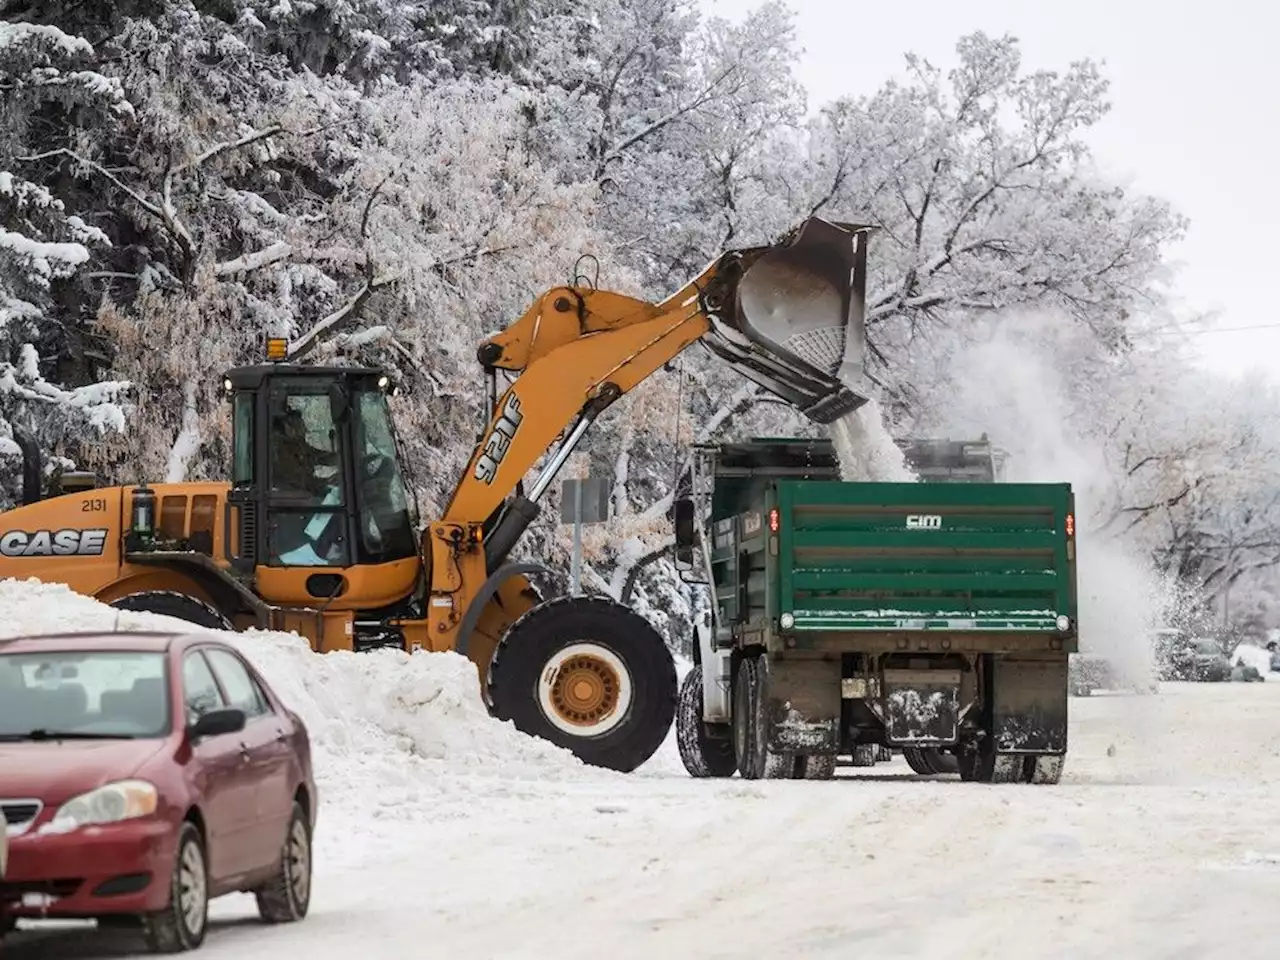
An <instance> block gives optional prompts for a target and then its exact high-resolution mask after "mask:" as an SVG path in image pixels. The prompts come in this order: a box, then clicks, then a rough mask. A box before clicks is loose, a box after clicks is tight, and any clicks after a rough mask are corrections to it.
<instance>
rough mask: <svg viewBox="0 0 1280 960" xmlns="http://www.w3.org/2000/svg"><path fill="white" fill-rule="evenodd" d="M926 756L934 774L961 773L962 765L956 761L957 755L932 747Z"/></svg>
mask: <svg viewBox="0 0 1280 960" xmlns="http://www.w3.org/2000/svg"><path fill="white" fill-rule="evenodd" d="M925 756H926V759H927V761H928V763H929V767H930V769H932V770H933V772H934V773H959V772H960V763H959V761H957V760H956V758H955V754H952V753H943V752H942V751H941V750H939V749H938V748H937V747H930V748H929V749H927V750H926V751H925Z"/></svg>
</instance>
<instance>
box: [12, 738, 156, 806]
mask: <svg viewBox="0 0 1280 960" xmlns="http://www.w3.org/2000/svg"><path fill="white" fill-rule="evenodd" d="M164 744H165V741H164V740H53V741H40V742H32V741H29V740H24V741H22V742H19V743H0V771H2V772H0V797H3V798H5V799H24V800H43V801H44V805H45V807H51V806H54V805H55V804H60V803H63V802H64V801H66V800H69V799H71V798H72V797H74V796H76V795H77V794H80V793H84V792H85V791H87V790H93V789H94V788H96V787H100V786H102V785H103V784H104V783H110V782H111V781H113V780H127V779H128V778H130V777H132V776H134V775H136V774H137V772H138V771H139V770H140V769H141V768H142V766H143V764H145V763H146V762H147V761H148V760H150V759H151V758H152V757H154V756H155V755H156V754H157V753H158V752H159V751H160V750H161V748H163V747H164Z"/></svg>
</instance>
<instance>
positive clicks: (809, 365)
mask: <svg viewBox="0 0 1280 960" xmlns="http://www.w3.org/2000/svg"><path fill="white" fill-rule="evenodd" d="M868 230H869V228H867V227H864V226H860V225H852V224H831V223H828V222H826V221H823V220H816V219H812V220H808V221H806V222H805V223H804V224H802V225H801V226H800V227H798V228H797V229H796V230H795V231H792V232H791V233H790V234H789V235H788V236H787V237H786V238H784V240H783V241H781V242H780V243H778V244H774V245H770V246H765V247H756V248H751V249H748V250H741V251H734V252H730V253H726V254H724V255H723V256H721V257H719V258H718V259H717V260H715V261H714V262H713V263H711V264H710V265H709V266H707V267H706V268H705V269H704V270H703V271H702V273H701V274H700V275H699V276H697V277H696V278H695V279H693V280H692V281H690V282H689V283H687V284H686V285H685V286H684V287H682V288H681V289H680V290H678V291H677V292H676V293H674V294H672V295H671V296H669V297H667V298H666V299H664V300H662V301H660V302H658V303H649V302H646V301H644V300H639V299H636V298H634V297H629V296H624V295H622V294H619V293H614V292H611V291H607V290H595V289H591V288H582V287H557V288H555V289H552V290H550V291H548V292H547V293H545V294H543V295H542V296H541V297H539V298H538V300H537V301H535V302H534V303H533V304H532V305H531V306H530V307H529V309H528V310H526V311H525V313H524V314H523V316H521V317H520V319H519V320H517V321H516V322H515V323H513V324H512V325H511V326H509V327H508V328H507V329H506V330H504V331H503V332H502V333H500V334H497V335H496V336H494V337H492V338H490V339H489V340H487V341H486V342H485V343H483V344H481V346H480V348H479V350H478V351H477V355H478V358H479V361H480V363H481V365H482V366H483V367H484V368H485V370H486V373H487V374H488V375H489V376H491V377H492V376H494V375H495V374H496V371H507V372H509V373H514V374H516V378H515V380H514V382H513V383H512V384H511V385H510V387H509V388H508V389H507V390H506V392H505V393H503V394H502V396H501V397H499V398H497V401H496V403H494V404H493V409H492V410H491V411H490V418H489V422H488V425H487V428H486V430H485V432H484V434H483V435H482V436H481V438H480V441H479V443H478V444H477V446H476V449H475V451H474V452H473V454H472V457H471V460H470V462H469V464H468V466H467V469H466V472H465V473H464V474H463V476H462V479H461V480H460V482H459V484H458V486H457V488H456V489H455V490H454V494H453V497H452V499H451V500H450V502H449V505H448V507H447V508H446V510H445V513H444V517H443V522H444V523H446V524H450V525H455V526H458V527H463V526H466V527H472V528H474V525H476V524H480V523H485V522H487V521H489V520H490V519H491V518H493V517H495V516H496V515H497V511H499V510H500V509H501V508H503V506H504V504H505V505H506V506H505V509H504V510H503V512H502V515H501V520H500V521H499V522H498V523H497V525H496V527H494V528H491V529H490V530H489V531H488V533H487V535H486V538H485V539H486V543H485V552H486V554H488V566H489V567H490V569H492V568H493V567H494V566H495V565H496V564H497V563H500V562H501V561H502V559H504V558H505V556H506V554H507V552H508V551H509V550H510V548H511V546H513V545H514V543H515V541H516V539H518V537H519V535H520V533H521V532H523V530H524V529H525V527H527V526H528V524H529V522H530V521H531V520H532V519H533V518H534V517H535V516H536V515H537V512H538V511H537V507H536V503H537V501H538V499H539V498H540V497H541V496H542V494H543V493H545V492H546V490H547V489H548V488H549V486H550V483H551V480H552V479H553V478H554V476H555V473H556V471H557V470H558V469H559V468H560V466H561V465H562V464H563V463H564V461H565V460H566V459H567V457H568V455H569V454H570V453H571V452H572V449H573V447H574V445H575V444H576V443H577V442H578V440H579V439H580V438H581V437H582V435H583V434H584V433H585V432H586V429H587V427H589V426H590V424H591V422H592V421H594V419H595V417H596V416H598V415H599V413H600V412H601V411H602V410H603V409H604V408H606V407H607V406H608V405H609V404H611V403H612V402H613V401H615V400H617V399H618V398H619V397H621V396H622V395H624V394H626V393H628V392H630V391H631V390H632V389H633V388H635V387H636V386H637V385H638V384H640V383H641V382H642V381H644V380H645V379H647V378H648V377H649V376H650V375H651V374H653V373H654V372H655V371H657V370H658V369H660V368H661V367H662V366H663V365H664V364H666V363H668V362H669V361H671V360H672V359H673V358H674V357H676V356H678V355H679V354H680V353H682V352H683V351H684V350H685V349H687V348H688V347H689V346H690V345H692V344H694V343H696V342H699V341H702V342H703V343H704V345H706V346H707V347H708V349H709V350H710V351H711V352H712V353H713V354H715V355H717V356H718V357H720V358H722V359H724V360H726V361H727V362H728V363H730V365H732V366H734V367H735V368H736V369H738V370H739V371H740V372H741V373H743V374H744V375H745V376H746V377H748V378H749V379H752V380H754V381H756V382H757V383H759V384H761V385H762V386H764V387H766V388H767V389H769V390H771V391H772V392H774V393H776V394H778V395H779V396H781V397H783V398H784V399H787V400H789V401H791V402H793V403H794V404H795V405H796V406H797V407H799V408H800V409H801V410H802V411H803V412H805V413H806V414H807V415H808V416H809V417H810V418H811V419H814V420H817V421H819V422H824V423H825V422H829V421H830V420H832V419H834V418H835V417H837V416H839V415H840V414H842V413H844V412H846V411H848V410H851V409H854V408H855V407H857V406H858V405H860V403H861V402H863V399H862V398H861V397H859V396H857V395H856V394H854V393H853V392H852V391H851V390H850V389H849V388H848V387H847V386H846V385H845V383H844V381H842V379H841V377H840V375H839V374H840V372H841V370H842V368H847V365H848V356H849V354H850V352H851V351H850V350H849V347H852V348H853V350H852V353H853V354H854V355H855V356H856V357H857V358H858V362H859V363H860V358H861V350H862V343H863V337H864V332H863V329H862V322H863V305H864V303H865V264H866V234H867V232H868ZM769 325H772V327H771V328H770V327H769ZM779 330H780V331H781V334H779V333H777V331H779ZM815 344H816V347H815ZM558 437H561V438H563V439H562V441H561V443H560V446H559V447H558V448H557V450H556V451H555V453H553V454H552V456H551V457H550V458H549V459H548V461H547V463H546V465H545V466H544V467H543V470H542V472H541V474H540V475H539V477H538V478H537V480H535V482H534V484H533V486H532V488H531V491H530V493H529V495H528V496H527V497H524V496H516V497H514V498H512V497H511V495H512V493H513V491H516V490H517V489H518V488H517V485H518V484H519V483H520V482H521V481H522V480H523V478H524V477H525V475H526V474H527V473H528V472H529V471H530V470H531V469H532V467H533V466H534V464H535V463H537V461H538V460H539V458H541V457H542V456H543V455H544V454H545V453H546V452H547V451H548V450H549V449H551V447H552V446H553V444H554V443H555V441H556V439H557V438H558ZM509 498H510V499H509Z"/></svg>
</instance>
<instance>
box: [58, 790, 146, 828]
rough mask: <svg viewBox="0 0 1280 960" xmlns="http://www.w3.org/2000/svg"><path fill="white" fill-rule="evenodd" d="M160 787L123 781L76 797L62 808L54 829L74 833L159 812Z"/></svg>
mask: <svg viewBox="0 0 1280 960" xmlns="http://www.w3.org/2000/svg"><path fill="white" fill-rule="evenodd" d="M158 801H159V797H158V796H157V795H156V788H155V787H154V786H153V785H151V784H150V783H147V781H145V780H120V781H118V782H116V783H108V784H105V785H103V786H101V787H98V789H96V790H90V791H89V792H88V793H82V794H80V796H78V797H72V798H71V799H70V800H68V801H67V802H66V803H64V804H63V805H62V806H61V807H59V808H58V812H57V814H56V815H55V816H54V818H53V822H52V823H50V824H49V826H50V827H52V828H53V829H54V830H74V829H75V828H76V827H87V826H92V825H93V824H99V823H119V822H120V821H121V820H134V819H136V818H138V817H149V816H151V814H153V813H155V812H156V806H157V805H158Z"/></svg>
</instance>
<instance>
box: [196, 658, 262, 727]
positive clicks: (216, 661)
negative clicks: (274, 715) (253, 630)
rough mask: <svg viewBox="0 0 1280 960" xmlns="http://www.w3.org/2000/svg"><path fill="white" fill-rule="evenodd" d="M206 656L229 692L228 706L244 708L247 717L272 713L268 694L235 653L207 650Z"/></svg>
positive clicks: (224, 688)
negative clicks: (259, 686) (268, 703)
mask: <svg viewBox="0 0 1280 960" xmlns="http://www.w3.org/2000/svg"><path fill="white" fill-rule="evenodd" d="M205 656H207V657H208V658H209V663H210V664H212V665H213V671H214V673H216V674H217V675H218V680H219V681H221V683H222V689H223V690H225V691H226V692H227V699H228V700H229V701H230V703H229V704H228V706H231V707H235V708H236V709H237V710H243V711H244V715H245V717H246V719H249V720H252V719H253V718H254V717H261V716H263V715H264V714H267V713H270V712H271V708H270V707H269V706H268V705H267V698H266V695H265V694H264V693H263V692H262V691H261V690H260V689H259V688H258V684H257V683H255V682H254V679H253V677H251V676H250V675H249V671H248V670H246V669H245V666H244V664H243V663H241V662H240V661H239V659H238V658H236V657H235V656H234V655H232V654H230V653H227V651H225V650H206V651H205Z"/></svg>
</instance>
